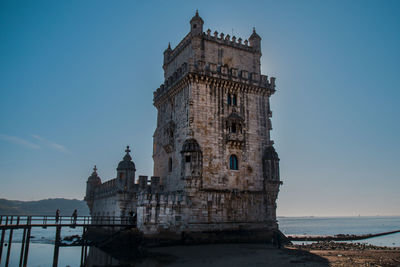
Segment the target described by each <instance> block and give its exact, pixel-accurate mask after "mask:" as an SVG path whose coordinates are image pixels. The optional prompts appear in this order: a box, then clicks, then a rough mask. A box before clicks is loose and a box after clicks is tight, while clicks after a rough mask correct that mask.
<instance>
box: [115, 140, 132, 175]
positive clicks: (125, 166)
mask: <svg viewBox="0 0 400 267" xmlns="http://www.w3.org/2000/svg"><path fill="white" fill-rule="evenodd" d="M125 152H126V154H125V156H124V159H123V160H122V161H121V162H120V163H119V164H118V167H117V171H121V170H133V171H136V168H135V163H133V161H132V157H131V155H129V152H131V150H130V149H129V146H127V147H126V150H125Z"/></svg>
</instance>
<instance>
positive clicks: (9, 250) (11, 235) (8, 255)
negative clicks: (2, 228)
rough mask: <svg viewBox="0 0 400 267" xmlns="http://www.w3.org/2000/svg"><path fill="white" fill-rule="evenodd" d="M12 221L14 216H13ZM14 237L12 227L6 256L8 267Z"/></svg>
mask: <svg viewBox="0 0 400 267" xmlns="http://www.w3.org/2000/svg"><path fill="white" fill-rule="evenodd" d="M11 223H12V216H11ZM12 238H13V229H12V228H10V236H9V238H8V248H7V258H6V265H5V266H6V267H8V263H9V261H10V252H11V244H12Z"/></svg>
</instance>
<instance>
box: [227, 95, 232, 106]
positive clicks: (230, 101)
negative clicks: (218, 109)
mask: <svg viewBox="0 0 400 267" xmlns="http://www.w3.org/2000/svg"><path fill="white" fill-rule="evenodd" d="M231 105H232V98H231V94H228V106H231Z"/></svg>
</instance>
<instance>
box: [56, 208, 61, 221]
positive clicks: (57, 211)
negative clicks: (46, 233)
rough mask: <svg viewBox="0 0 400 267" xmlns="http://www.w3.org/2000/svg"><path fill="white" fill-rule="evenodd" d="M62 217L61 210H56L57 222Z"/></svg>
mask: <svg viewBox="0 0 400 267" xmlns="http://www.w3.org/2000/svg"><path fill="white" fill-rule="evenodd" d="M59 219H60V210H59V209H57V210H56V223H58V220H59Z"/></svg>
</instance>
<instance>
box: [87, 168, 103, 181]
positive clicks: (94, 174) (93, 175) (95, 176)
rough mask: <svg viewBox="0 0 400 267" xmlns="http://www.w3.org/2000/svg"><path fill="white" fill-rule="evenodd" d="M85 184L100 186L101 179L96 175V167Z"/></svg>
mask: <svg viewBox="0 0 400 267" xmlns="http://www.w3.org/2000/svg"><path fill="white" fill-rule="evenodd" d="M87 182H88V183H90V184H93V185H100V184H101V179H100V177H99V175H98V174H97V167H96V165H94V168H93V172H92V174H91V175H90V176H89V178H88V180H87Z"/></svg>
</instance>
